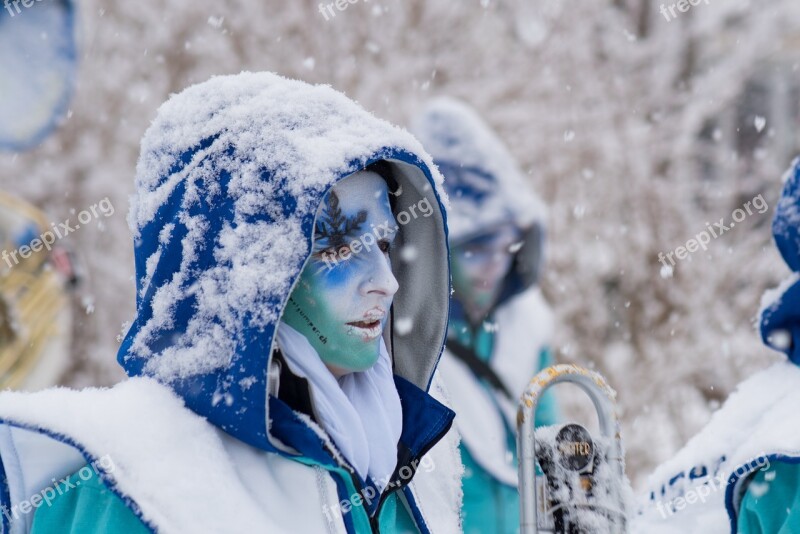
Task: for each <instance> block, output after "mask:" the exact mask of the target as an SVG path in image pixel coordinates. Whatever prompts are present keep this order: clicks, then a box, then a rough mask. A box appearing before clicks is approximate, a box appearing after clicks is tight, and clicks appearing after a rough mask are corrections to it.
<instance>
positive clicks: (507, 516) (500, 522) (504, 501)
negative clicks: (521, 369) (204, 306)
mask: <svg viewBox="0 0 800 534" xmlns="http://www.w3.org/2000/svg"><path fill="white" fill-rule="evenodd" d="M489 322H491V320H489ZM450 332H451V335H452V336H455V337H456V338H457V339H458V341H459V342H460V343H461V344H462V345H465V346H468V347H470V348H472V349H473V350H474V351H475V353H476V355H478V356H479V357H480V358H482V359H483V360H484V361H486V362H490V361H491V356H492V351H493V348H494V342H495V337H496V335H495V333H494V332H491V331H490V330H487V329H485V328H479V329H477V331H476V332H475V333H472V332H471V331H470V329H469V328H468V327H466V325H465V324H464V323H463V322H461V321H458V320H452V321H451V324H450ZM552 364H553V358H552V355H551V353H550V350H549V349H548V348H547V347H544V348H542V350H541V353H540V357H539V369H544V368H545V367H549V366H550V365H552ZM476 380H477V378H476ZM483 386H484V387H485V388H487V389H488V390H490V391H491V388H490V386H488V385H486V384H484V385H483ZM497 410H498V411H500V407H499V406H498V407H497ZM557 420H558V409H557V405H556V402H555V398H554V396H553V394H552V392H548V393H545V395H544V396H543V397H542V400H541V401H540V404H539V406H538V408H537V411H536V426H548V425H552V424H555V423H556V421H557ZM504 421H505V419H504ZM506 442H507V446H506V448H507V454H508V456H509V457H510V458H512V461H513V463H514V465H516V432H515V429H513V428H512V427H511V426H510V425H508V424H507V423H506ZM460 449H461V460H462V462H463V463H464V477H463V489H464V505H463V508H462V511H463V521H464V533H465V534H482V533H485V532H492V533H497V534H505V533H516V532H519V493H518V491H517V487H516V486H513V485H509V484H506V483H504V482H502V481H500V480H498V479H497V478H496V477H495V476H494V475H492V473H490V472H489V471H488V470H486V469H484V468H483V467H481V465H480V464H479V463H478V462H476V460H475V458H474V457H473V455H472V454H471V453H470V451H469V448H468V447H467V446H466V445H465V444H464V443H463V442H462V443H461V446H460Z"/></svg>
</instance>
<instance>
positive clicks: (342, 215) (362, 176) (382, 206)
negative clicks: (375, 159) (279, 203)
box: [314, 171, 395, 247]
mask: <svg viewBox="0 0 800 534" xmlns="http://www.w3.org/2000/svg"><path fill="white" fill-rule="evenodd" d="M394 220H395V219H394V215H393V214H392V210H391V207H390V205H389V189H388V186H387V185H386V181H385V180H384V179H383V178H382V177H381V176H380V175H379V174H377V173H374V172H367V171H362V172H357V173H355V174H353V175H351V176H348V177H347V178H345V179H344V180H342V181H341V182H339V183H338V184H336V185H335V186H333V188H332V189H331V190H330V192H329V193H328V195H327V196H326V197H325V200H324V201H323V203H322V204H320V207H319V211H318V212H317V219H316V225H315V228H314V232H315V240H316V243H317V245H318V246H323V247H328V246H340V245H342V244H344V243H346V242H348V241H350V240H352V239H358V238H359V237H360V236H361V235H362V234H364V233H365V232H370V231H371V225H379V224H381V223H386V222H391V223H392V224H394Z"/></svg>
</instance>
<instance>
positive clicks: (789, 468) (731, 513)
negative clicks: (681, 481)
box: [725, 454, 800, 534]
mask: <svg viewBox="0 0 800 534" xmlns="http://www.w3.org/2000/svg"><path fill="white" fill-rule="evenodd" d="M764 458H766V460H764ZM764 458H758V459H757V460H754V461H752V462H750V463H749V464H745V465H744V466H740V467H739V468H737V469H734V472H733V474H731V476H730V478H728V484H727V486H726V489H725V509H726V511H727V512H728V521H729V522H730V527H731V534H737V533H739V526H740V520H742V517H741V514H742V513H746V515H747V516H748V517H747V518H745V519H744V521H745V523H746V524H748V525H749V524H751V523H754V522H760V523H771V522H773V521H774V520H775V518H767V517H760V518H758V520H757V521H755V517H754V516H758V515H759V511H758V510H757V506H756V505H757V504H758V503H759V499H756V498H755V497H754V495H753V494H752V493H751V492H750V491H749V488H748V486H749V485H750V483H751V482H752V481H753V480H754V479H757V480H760V479H763V476H764V474H765V472H764V471H761V470H759V469H758V468H759V467H760V466H761V465H765V464H767V463H769V465H770V467H771V468H774V469H777V470H778V471H779V472H783V473H784V474H787V473H789V474H791V473H794V472H796V467H797V465H798V464H800V457H798V456H787V455H785V454H767V455H765V457H764ZM759 461H760V462H761V463H758V462H759ZM737 471H742V472H744V475H743V476H740V475H738V474H737ZM773 472H774V471H773ZM789 478H790V481H791V485H790V487H786V485H785V484H784V482H785V481H782V482H781V485H782V486H783V487H782V488H780V490H779V491H775V492H773V494H772V495H771V496H770V495H765V496H764V497H762V498H761V499H760V501H761V506H762V508H761V511H760V514H761V515H764V514H769V513H771V512H772V511H774V510H775V508H776V506H777V503H780V502H783V501H786V500H791V499H795V498H797V496H798V495H800V490H798V488H797V486H798V484H797V479H796V478H792V477H789ZM745 503H746V504H747V510H745V511H743V510H742V508H741V507H742V504H745ZM796 520H797V518H792V521H796ZM744 532H749V530H748V529H745V530H744ZM770 534H772V533H771V532H770Z"/></svg>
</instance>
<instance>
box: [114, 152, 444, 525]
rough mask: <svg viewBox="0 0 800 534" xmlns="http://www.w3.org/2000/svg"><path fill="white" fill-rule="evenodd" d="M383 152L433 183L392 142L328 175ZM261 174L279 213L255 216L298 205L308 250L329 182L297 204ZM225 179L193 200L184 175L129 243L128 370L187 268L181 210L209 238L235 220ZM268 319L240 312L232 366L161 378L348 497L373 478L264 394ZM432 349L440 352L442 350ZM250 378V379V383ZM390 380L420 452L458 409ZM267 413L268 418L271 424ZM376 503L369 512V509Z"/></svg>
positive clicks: (267, 218)
mask: <svg viewBox="0 0 800 534" xmlns="http://www.w3.org/2000/svg"><path fill="white" fill-rule="evenodd" d="M214 141H215V138H208V139H205V140H204V141H202V142H201V143H199V144H198V146H196V147H194V148H193V149H192V150H189V151H187V152H185V153H183V154H181V155H180V156H179V157H177V158H176V161H175V163H174V165H172V168H171V169H170V171H169V173H168V175H167V176H164V177H163V179H162V182H163V180H167V179H168V178H170V177H171V176H172V175H174V174H175V173H178V172H180V171H181V170H182V169H183V168H184V167H186V166H187V165H189V164H190V163H191V162H192V159H193V157H194V156H195V155H196V154H197V153H198V152H199V151H206V149H208V148H209V147H210V146H211V145H212V143H214ZM232 156H233V149H232V147H231V148H228V149H227V150H224V151H222V153H218V154H215V153H212V154H209V155H205V158H207V159H208V158H210V159H211V160H214V159H215V158H225V157H232ZM385 159H392V160H399V161H402V162H405V163H408V164H411V165H414V166H416V167H417V168H419V169H421V170H422V172H423V173H424V175H425V177H426V178H427V181H428V182H429V183H430V184H431V186H432V187H433V189H434V191H435V184H434V181H433V177H432V175H431V171H430V170H429V169H428V168H427V166H426V165H425V164H424V163H423V162H422V161H421V160H420V159H419V158H418V157H417V156H415V155H413V154H411V153H408V152H406V151H403V150H400V149H395V148H391V147H387V148H384V149H381V150H379V151H378V152H376V153H375V154H374V155H373V156H372V157H371V158H370V159H368V160H367V161H363V160H362V161H351V162H343V165H342V168H341V172H340V174H339V175H338V176H337V177H336V179H335V181H334V183H335V182H337V181H339V180H342V179H344V178H346V177H347V176H349V175H350V174H352V173H353V172H356V171H358V170H360V169H362V168H364V167H365V166H367V165H369V164H370V163H372V162H375V161H380V160H385ZM211 165H213V161H212V163H211ZM262 180H263V182H264V183H265V186H266V185H269V186H270V189H271V191H272V192H271V195H272V198H273V199H276V200H275V203H276V205H277V206H279V207H280V210H281V211H282V212H283V213H279V212H275V213H258V214H257V215H254V216H253V217H256V218H258V220H261V221H263V222H266V223H270V224H272V223H276V219H279V218H281V217H282V216H283V217H286V215H287V214H289V213H292V214H295V215H297V210H298V209H299V208H298V206H299V205H301V204H302V206H303V207H304V208H303V209H305V211H304V212H302V213H300V214H299V215H300V218H301V229H302V232H303V235H304V236H305V238H306V241H307V243H306V244H307V245H308V246H307V249H308V250H311V239H312V236H313V230H314V229H313V223H314V217H315V215H316V208H317V206H318V205H319V203H320V202H321V201H322V199H323V197H324V195H325V193H326V190H324V189H313V190H311V189H306V190H304V191H302V193H301V195H302V197H303V198H302V200H303V202H302V203H300V202H298V200H299V196H294V195H293V194H291V193H290V191H292V188H291V187H290V185H293V186H295V187H296V184H289V183H287V181H286V180H285V179H283V178H279V177H277V176H275V175H272V174H269V173H267V172H266V171H263V174H262ZM230 183H231V176H230V174H229V173H227V172H224V171H222V172H220V173H219V175H218V177H217V181H216V184H217V185H218V186H219V188H220V189H221V194H217V195H215V196H214V198H215V200H214V201H213V202H212V201H210V200H209V199H210V198H212V195H207V196H206V195H203V194H200V195H199V197H200V198H199V201H198V200H197V199H196V197H195V198H194V199H193V202H189V203H187V202H185V197H186V195H187V194H188V193H187V191H186V189H187V188H186V186H185V183H183V182H181V183H180V184H179V185H178V186H176V187H175V188H174V189H173V190H172V192H171V194H170V195H169V197H168V198H166V199H165V200H164V201H163V203H161V204H160V205H159V207H158V209H157V211H156V213H155V216H154V217H153V218H152V220H151V221H149V222H148V223H147V225H146V226H145V227H144V228H142V229H141V232H140V236H139V237H138V239H136V241H135V259H136V279H137V316H136V319H135V320H134V322H133V323H132V325H131V328H130V330H129V331H128V333H127V335H126V337H125V340H124V341H123V343H122V345H121V347H120V350H119V353H118V361H119V363H120V364H121V365H122V366H123V367H124V369H125V371H126V372H127V373H128V374H129V375H131V376H139V375H144V374H147V370H146V365H147V363H148V360H147V358H145V357H141V356H139V355H138V354H137V353H136V351H135V350H134V348H133V347H134V340H135V339H136V337H137V334H138V333H139V332H140V329H141V328H142V327H143V325H144V324H146V323H147V321H148V320H149V319H150V318H152V316H153V313H154V310H153V308H152V302H153V297H154V295H155V292H156V291H157V290H158V289H159V288H160V287H162V286H163V285H164V284H166V283H167V282H168V281H170V280H171V279H172V278H173V276H174V275H175V273H177V272H179V270H180V269H182V268H184V269H185V266H182V263H183V261H184V258H183V250H182V247H181V240H182V239H183V238H184V237H185V236H187V235H188V229H187V228H186V226H185V224H184V223H183V222H182V221H183V220H184V217H185V215H186V214H188V215H190V216H195V215H202V216H203V217H204V219H205V221H206V222H207V229H206V231H205V232H204V233H205V235H206V237H207V242H208V243H214V242H215V241H216V240H217V236H219V234H220V232H221V231H222V229H223V228H224V227H225V226H226V225H229V226H233V227H235V225H236V222H235V220H234V206H233V205H232V201H231V200H230V199H231V195H230V194H228V193H227V191H228V189H229V187H231V184H230ZM437 201H438V202H439V209H440V210H442V212H443V211H444V208H443V206H442V204H441V201H440V200H439V199H438V198H437ZM187 204H188V205H189V206H190V207H189V208H188V209H187V208H186V207H185V206H186V205H187ZM167 225H174V227H173V230H172V233H171V239H170V240H169V242H168V244H166V245H165V244H164V243H163V242H161V241H160V240H159V236H160V234H161V232H162V230H163V229H164V227H165V226H167ZM159 251H160V253H161V254H160V256H159V261H158V262H157V264H156V265H155V266H153V265H150V268H151V270H152V271H151V272H150V273H148V272H147V267H148V265H147V261H148V259H149V258H150V257H151V256H152V255H153V254H155V253H157V252H159ZM442 253H443V254H445V255H446V254H447V251H446V250H444V251H442ZM304 261H305V259H302V260H301V261H298V262H297V263H296V264H293V265H289V266H284V267H288V268H289V269H292V271H291V272H292V277H293V278H292V284H293V283H294V282H295V281H296V280H297V278H298V277H299V276H300V273H301V271H302V268H303V265H304ZM215 262H216V258H215V257H214V254H212V253H211V252H210V250H208V249H206V250H203V251H200V252H199V253H198V254H197V255H196V258H195V259H194V260H193V263H192V264H191V267H190V270H191V271H192V272H202V271H205V270H208V269H210V268H211V267H213V266H214V265H215ZM194 282H195V280H191V279H190V280H187V281H186V283H185V286H187V287H189V286H191V285H192V284H193V283H194ZM186 295H187V296H186V298H184V299H183V300H182V301H180V302H179V303H178V305H177V307H176V308H175V309H174V311H173V313H172V318H173V320H172V322H171V324H170V325H169V328H165V329H163V330H161V331H158V332H157V335H155V336H150V338H149V339H150V341H149V343H148V346H149V348H150V350H151V351H152V352H153V353H154V354H158V353H159V352H160V351H163V350H164V349H166V348H168V347H170V346H171V345H172V343H174V339H175V338H176V336H177V335H179V334H181V333H182V332H184V331H185V330H186V327H187V324H188V322H189V320H190V319H191V318H192V316H193V314H194V313H195V298H194V297H193V295H192V293H191V292H190V291H187V292H186ZM287 296H288V294H287V295H284V298H276V299H274V300H272V301H268V302H260V303H258V304H259V305H260V306H263V307H265V308H266V309H268V310H272V311H274V312H275V316H277V317H279V316H280V312H281V311H282V306H283V303H284V301H285V297H287ZM275 327H276V324H268V325H266V326H264V327H255V326H253V325H251V324H250V322H249V321H248V318H247V317H243V318H242V323H241V327H240V328H239V329H237V331H236V339H235V342H236V349H235V353H234V354H233V355H232V360H231V363H230V365H228V366H226V367H225V368H222V369H217V370H215V371H212V372H208V373H206V374H201V375H197V376H194V377H191V378H183V379H176V380H174V381H172V382H170V383H169V384H168V385H169V387H171V388H172V389H173V390H174V391H175V392H176V393H177V394H178V395H180V396H181V397H183V399H184V400H185V402H186V405H187V407H188V408H190V409H191V410H192V411H194V412H196V413H198V414H200V415H202V416H204V417H206V418H207V419H208V420H209V421H210V422H211V423H212V424H214V425H216V426H219V427H220V428H222V429H223V430H225V431H226V432H227V433H229V434H231V435H232V436H234V437H236V438H238V439H239V440H241V441H243V442H245V443H247V444H249V445H251V446H254V447H256V448H259V449H262V450H265V451H268V452H272V453H275V454H280V455H282V456H285V457H288V458H291V459H293V460H296V461H299V462H301V463H304V464H307V465H318V466H321V467H323V468H325V469H326V470H328V471H329V473H330V474H331V476H332V477H333V478H334V480H335V482H336V485H337V491H338V493H339V499H340V500H349V498H350V496H351V495H352V494H353V489H354V488H355V489H356V490H361V489H362V488H364V487H365V486H366V485H368V484H370V483H371V482H368V481H365V480H363V479H361V478H360V477H359V476H358V475H357V474H353V475H351V474H350V473H348V472H347V470H345V468H344V467H345V466H341V465H339V464H338V462H337V461H336V460H335V459H334V457H333V456H332V454H331V452H330V451H329V449H328V448H327V446H326V444H325V443H324V442H323V440H322V439H320V437H319V436H318V435H317V434H316V433H315V432H314V430H312V429H311V428H310V427H309V426H308V425H307V424H306V423H305V422H304V420H303V419H302V418H301V417H299V416H298V414H297V413H296V412H294V411H293V410H292V408H291V407H289V406H288V405H287V404H286V403H284V402H283V401H281V400H280V399H277V398H274V397H272V396H270V397H269V399H267V395H266V393H267V383H268V376H267V374H268V371H267V370H268V369H269V365H268V364H269V358H270V356H271V348H272V341H273V336H274V334H275ZM442 341H443V340H442ZM439 350H440V351H441V348H439ZM252 377H255V382H253V379H252ZM157 378H158V377H157ZM431 378H432V377H431ZM395 379H396V387H397V389H398V393H399V395H400V400H401V404H402V407H403V416H404V417H403V430H402V434H401V438H400V444H399V450H403V451H406V452H407V455H408V458H407V459H408V460H413V459H418V458H419V457H421V456H422V455H423V454H424V453H425V452H426V451H427V450H428V449H430V447H431V446H432V445H433V444H434V443H435V442H436V441H438V440H439V439H440V438H441V437H442V436H443V435H444V433H445V432H446V431H447V429H449V427H450V425H451V424H452V420H453V418H454V417H455V414H454V413H453V412H452V410H449V409H448V408H446V407H445V406H443V405H442V404H440V403H439V402H438V401H436V400H435V399H434V398H433V397H431V396H430V395H429V394H428V393H427V392H426V391H423V390H422V389H420V388H419V387H417V386H416V385H414V384H412V383H411V382H409V381H407V380H405V379H403V378H401V377H399V376H396V377H395ZM429 380H430V379H429ZM428 385H429V384H428ZM220 392H224V394H225V396H226V401H225V402H220V400H219V396H220ZM267 408H268V412H269V417H267ZM267 420H269V422H270V427H269V428H267ZM270 437H272V438H275V439H277V440H279V441H280V442H281V443H283V444H286V445H288V446H290V447H292V448H293V449H295V450H297V451H298V452H299V455H298V456H292V455H289V454H287V453H285V452H283V451H282V450H279V449H277V448H275V447H274V446H273V445H272V443H271V441H270ZM415 465H416V464H415ZM374 506H375V505H373V506H371V507H370V508H373V509H370V510H367V511H368V512H374ZM344 521H345V525H346V528H347V529H348V531H349V532H355V531H356V530H357V529H358V528H359V527H358V525H359V524H363V518H362V517H361V516H360V515H359V516H358V518H357V520H356V519H354V514H353V512H348V513H346V514H344Z"/></svg>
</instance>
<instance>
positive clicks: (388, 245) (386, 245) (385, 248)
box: [378, 239, 392, 254]
mask: <svg viewBox="0 0 800 534" xmlns="http://www.w3.org/2000/svg"><path fill="white" fill-rule="evenodd" d="M378 248H379V249H381V252H383V253H384V254H388V253H389V251H390V250H392V242H391V241H389V240H388V239H381V240H380V241H378Z"/></svg>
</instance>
